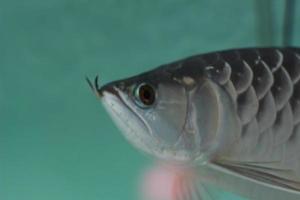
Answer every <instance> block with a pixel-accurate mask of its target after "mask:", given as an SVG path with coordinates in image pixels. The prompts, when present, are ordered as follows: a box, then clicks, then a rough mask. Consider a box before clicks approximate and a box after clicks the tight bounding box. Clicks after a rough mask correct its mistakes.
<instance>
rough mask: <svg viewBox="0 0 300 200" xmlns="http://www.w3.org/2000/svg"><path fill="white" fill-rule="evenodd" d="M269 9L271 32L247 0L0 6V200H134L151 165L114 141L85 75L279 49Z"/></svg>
mask: <svg viewBox="0 0 300 200" xmlns="http://www.w3.org/2000/svg"><path fill="white" fill-rule="evenodd" d="M262 2H263V1H262ZM273 4H274V10H273V14H272V16H273V18H274V21H275V23H274V25H273V26H272V27H271V28H272V30H271V29H268V28H266V27H269V26H268V25H266V24H264V23H265V22H268V19H267V18H264V15H260V14H259V12H258V11H259V10H262V11H264V12H265V13H266V12H267V11H268V10H269V8H268V7H264V6H265V5H263V3H261V5H260V4H256V5H255V2H254V1H253V0H244V1H237V0H227V1H221V0H219V1H218V0H209V1H204V0H202V1H201V0H189V1H188V0H160V1H159V0H151V1H150V0H148V1H146V0H127V1H125V0H123V1H122V0H118V1H117V0H73V1H71V0H51V1H41V0H28V1H16V0H11V1H4V0H0V199H1V200H2V199H3V200H19V199H23V200H53V199H55V200H119V199H122V200H126V199H128V200H132V199H137V185H138V177H139V176H140V175H141V174H142V172H143V170H144V169H145V167H147V166H149V165H151V158H148V157H147V156H145V155H143V154H141V153H139V152H138V151H137V150H135V149H133V148H132V147H131V146H130V145H129V144H128V143H127V142H126V141H125V140H124V139H123V137H122V136H121V134H120V132H119V131H118V130H117V129H116V127H115V125H114V124H113V122H112V121H111V120H110V119H109V117H108V115H107V114H106V113H105V111H104V109H103V108H102V106H101V104H100V102H99V101H98V100H97V99H96V97H95V96H94V95H93V94H92V92H91V90H90V89H89V87H88V85H87V84H86V82H85V80H84V78H85V76H86V75H87V76H89V77H95V75H96V74H99V75H100V82H101V83H105V82H108V81H111V80H115V79H119V78H123V77H127V76H131V75H134V74H136V73H139V72H143V71H145V70H148V69H152V68H153V67H155V66H158V65H160V64H162V63H167V62H170V61H173V60H177V59H179V58H183V57H185V56H189V55H192V54H196V53H204V52H208V51H214V50H220V49H227V48H235V47H245V46H257V45H270V44H280V38H281V35H280V33H281V27H282V26H281V18H282V6H283V3H282V1H279V0H274V1H273ZM298 8H299V5H298ZM298 10H299V9H298ZM297 15H298V17H297V18H298V19H300V18H299V17H300V16H299V14H297ZM298 21H299V20H296V22H298ZM259 24H260V25H259ZM261 24H262V25H261ZM257 27H258V29H257ZM269 28H270V27H269ZM258 33H259V34H258ZM296 33H298V35H299V33H300V31H299V27H297V30H296ZM295 35H297V34H295ZM297 38H298V39H297V41H295V42H294V44H297V42H298V44H299V38H300V37H297ZM232 198H233V197H232V196H231V195H230V194H226V195H225V196H222V197H220V199H232Z"/></svg>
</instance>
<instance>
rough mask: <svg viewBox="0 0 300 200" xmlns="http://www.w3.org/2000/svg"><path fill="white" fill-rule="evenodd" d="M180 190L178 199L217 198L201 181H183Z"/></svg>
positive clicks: (202, 199)
mask: <svg viewBox="0 0 300 200" xmlns="http://www.w3.org/2000/svg"><path fill="white" fill-rule="evenodd" d="M180 190H181V192H179V193H178V198H176V200H216V199H215V198H214V197H213V195H212V194H211V193H210V192H209V190H208V189H207V188H206V186H205V185H204V184H202V183H200V182H197V183H196V182H192V183H186V182H183V184H182V185H181V189H180Z"/></svg>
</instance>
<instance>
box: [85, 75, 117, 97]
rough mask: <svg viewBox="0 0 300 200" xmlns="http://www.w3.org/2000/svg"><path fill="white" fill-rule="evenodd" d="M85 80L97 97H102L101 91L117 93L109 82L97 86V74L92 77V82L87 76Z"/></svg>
mask: <svg viewBox="0 0 300 200" xmlns="http://www.w3.org/2000/svg"><path fill="white" fill-rule="evenodd" d="M85 80H86V81H87V83H88V85H89V86H90V88H91V89H92V91H93V92H94V93H95V94H96V95H97V96H98V97H103V92H104V91H107V92H110V93H112V94H114V95H118V94H117V92H116V90H114V88H113V87H112V86H110V84H106V85H104V86H102V87H99V84H98V80H99V76H98V75H97V76H96V77H95V79H94V82H92V81H91V80H90V79H89V78H88V77H85Z"/></svg>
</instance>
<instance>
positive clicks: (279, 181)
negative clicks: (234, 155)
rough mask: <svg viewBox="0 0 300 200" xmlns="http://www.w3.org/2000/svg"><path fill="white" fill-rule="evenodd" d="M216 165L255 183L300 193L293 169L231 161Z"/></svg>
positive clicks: (299, 185)
mask: <svg viewBox="0 0 300 200" xmlns="http://www.w3.org/2000/svg"><path fill="white" fill-rule="evenodd" d="M216 164H217V165H219V166H221V167H224V168H226V169H228V170H230V171H232V172H234V173H236V174H239V175H241V176H244V177H248V178H250V179H253V180H255V181H259V182H262V183H265V184H268V185H270V186H277V187H280V188H283V189H287V190H292V191H297V192H300V179H299V177H298V176H297V175H296V174H295V173H294V171H293V170H291V169H283V168H280V165H279V164H276V163H263V162H230V161H219V162H217V163H216Z"/></svg>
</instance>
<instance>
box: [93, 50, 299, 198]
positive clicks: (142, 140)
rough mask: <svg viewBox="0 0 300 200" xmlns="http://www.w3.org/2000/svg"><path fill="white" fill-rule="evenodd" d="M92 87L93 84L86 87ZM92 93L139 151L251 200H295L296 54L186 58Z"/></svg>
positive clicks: (224, 53)
mask: <svg viewBox="0 0 300 200" xmlns="http://www.w3.org/2000/svg"><path fill="white" fill-rule="evenodd" d="M89 83H90V84H91V82H89ZM91 86H92V88H93V89H94V90H95V92H96V93H97V95H98V96H99V97H100V98H101V101H102V102H103V104H104V106H105V108H106V109H107V111H108V112H109V113H110V114H111V116H112V118H113V120H114V121H115V122H116V124H117V125H118V126H119V127H120V129H121V130H122V131H123V133H124V135H125V137H126V138H127V139H128V140H129V141H130V142H131V143H132V144H133V145H134V146H135V147H137V148H138V149H141V150H143V151H144V152H146V153H148V154H151V155H153V156H155V157H156V158H159V159H162V160H167V161H170V162H174V161H175V162H179V163H183V164H186V165H192V166H194V168H196V169H197V170H198V171H197V172H198V173H197V174H198V175H199V180H200V181H195V182H194V183H192V185H193V184H194V186H195V187H194V186H193V187H191V188H193V189H190V190H188V192H186V193H184V194H183V195H182V196H181V197H178V198H176V199H178V200H179V199H180V200H190V199H204V197H203V194H200V192H199V191H197V190H199V188H201V187H202V186H203V187H205V184H212V185H216V186H218V187H220V188H224V189H226V190H228V191H232V192H234V193H237V194H240V195H241V196H244V197H246V198H249V199H259V200H260V199H264V200H265V199H276V200H277V199H278V200H279V199H280V200H281V199H285V200H292V199H293V200H294V199H300V49H299V48H246V49H235V50H226V51H220V52H214V53H208V54H203V55H197V56H193V57H189V58H186V59H183V60H180V61H177V62H173V63H170V64H166V65H162V66H160V67H158V68H156V69H154V70H152V71H149V72H145V73H142V74H140V75H137V76H134V77H131V78H128V79H124V80H119V81H115V82H112V83H109V84H106V85H104V86H103V87H101V88H99V87H98V83H97V78H96V80H95V83H94V85H92V84H91Z"/></svg>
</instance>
